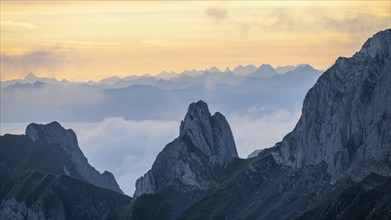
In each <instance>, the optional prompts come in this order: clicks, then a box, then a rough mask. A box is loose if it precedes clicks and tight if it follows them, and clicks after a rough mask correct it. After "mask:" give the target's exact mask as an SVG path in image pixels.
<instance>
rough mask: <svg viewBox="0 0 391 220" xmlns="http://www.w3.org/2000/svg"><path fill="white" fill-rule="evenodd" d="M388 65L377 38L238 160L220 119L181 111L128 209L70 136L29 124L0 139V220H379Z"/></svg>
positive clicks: (385, 163) (388, 209)
mask: <svg viewBox="0 0 391 220" xmlns="http://www.w3.org/2000/svg"><path fill="white" fill-rule="evenodd" d="M390 55H391V29H388V30H385V31H381V32H379V33H377V34H375V35H374V36H373V37H372V38H370V39H368V40H367V41H366V42H365V44H364V45H363V47H362V48H361V50H360V51H359V52H357V53H356V54H354V56H352V57H350V58H338V59H337V61H336V62H335V64H334V65H333V66H332V67H330V68H329V69H328V70H327V71H326V72H324V73H323V74H322V76H321V77H320V78H319V79H318V80H317V82H316V83H315V85H314V86H313V87H312V88H311V89H310V90H309V91H308V93H307V95H306V96H305V100H304V103H303V108H302V115H301V118H300V120H299V122H298V123H297V125H296V127H295V128H294V130H293V131H292V132H290V133H289V134H287V135H286V136H285V137H284V138H283V140H282V141H281V142H279V143H277V144H276V145H275V146H273V147H271V148H268V149H263V150H261V151H258V152H256V153H254V154H252V155H251V156H252V157H251V158H248V159H240V158H238V155H237V150H236V146H235V141H234V135H233V134H232V132H231V129H230V127H229V124H228V122H227V120H226V119H225V117H224V116H223V115H222V114H221V113H218V112H217V113H215V114H213V115H212V114H211V113H210V112H209V108H208V106H207V104H206V103H205V102H204V101H198V102H195V103H191V104H190V106H189V107H188V109H187V113H186V114H185V117H184V119H183V120H182V122H181V124H180V126H179V134H178V137H177V138H176V139H174V140H173V141H172V142H171V143H169V144H167V145H166V146H165V147H164V148H163V150H162V151H161V152H160V153H159V155H158V156H157V158H156V160H155V162H154V163H153V165H152V167H151V169H150V170H149V171H148V172H147V173H146V174H145V175H143V176H142V177H140V179H138V180H137V182H136V192H135V194H134V198H133V199H131V198H130V197H127V196H125V195H123V194H121V191H120V189H119V187H118V185H117V184H116V182H115V179H114V178H113V177H112V175H110V174H109V173H106V174H105V173H104V174H100V173H98V172H97V171H96V170H94V169H93V168H92V167H91V166H90V165H89V164H88V162H87V160H86V158H85V157H84V156H83V154H82V152H81V151H80V149H79V148H78V146H77V140H76V138H75V134H74V132H72V131H70V130H65V129H63V128H62V127H61V126H60V125H59V124H58V123H56V122H53V123H50V124H48V125H38V124H30V125H29V126H28V127H27V129H26V135H20V136H17V135H5V136H2V137H1V139H0V140H1V142H0V153H1V154H0V165H1V166H0V171H1V172H0V177H1V181H0V193H1V199H2V203H1V205H0V218H1V219H50V218H51V219H390V218H391V205H390V204H391V199H390V198H391V145H390V143H391V127H390V124H391V105H390V101H391V88H390V86H389V85H391V57H390ZM301 67H302V68H304V70H305V69H308V70H309V69H310V68H309V67H308V66H305V65H304V66H301ZM265 68H267V67H265ZM304 70H303V71H304ZM285 75H287V76H289V73H287V74H285ZM290 75H291V76H294V75H295V73H294V71H292V72H290ZM304 75H305V74H304ZM278 76H279V75H276V76H273V77H278ZM273 77H254V79H255V78H262V79H271V78H273ZM247 83H250V82H247ZM154 89H157V88H154ZM158 91H160V90H158ZM111 92H113V93H116V92H118V91H116V90H112V91H111ZM259 132H262V131H259Z"/></svg>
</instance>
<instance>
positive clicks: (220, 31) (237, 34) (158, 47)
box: [1, 0, 391, 81]
mask: <svg viewBox="0 0 391 220" xmlns="http://www.w3.org/2000/svg"><path fill="white" fill-rule="evenodd" d="M390 7H391V6H390V1H301V2H300V1H248V2H246V1H219V2H214V1H185V2H179V1H168V2H163V1H147V2H137V1H117V2H108V1H107V2H106V1H97V2H93V1H77V2H66V1H41V2H22V1H3V0H2V1H1V80H9V79H15V78H22V77H24V76H25V75H26V74H27V73H29V72H34V73H35V74H36V75H38V76H48V77H57V78H58V79H63V78H66V79H68V80H75V81H87V80H95V81H96V80H100V79H102V78H104V77H108V76H112V75H117V76H128V75H140V74H144V73H151V74H152V75H153V74H157V73H158V72H161V71H162V70H166V71H171V70H173V71H177V72H181V71H183V70H184V69H205V68H209V67H211V66H216V67H218V68H220V69H222V70H224V69H225V68H226V67H227V66H229V67H230V68H234V67H235V66H237V65H239V64H244V65H246V64H255V65H260V64H262V63H269V64H271V65H273V66H275V67H276V66H279V65H291V64H300V63H309V64H311V65H313V66H314V67H316V68H319V69H326V68H327V67H328V66H330V65H331V64H332V63H333V62H334V60H335V59H336V58H337V57H339V56H351V55H352V54H353V53H354V52H355V51H357V50H359V48H360V47H361V45H362V44H363V43H364V41H365V40H366V39H367V38H368V37H370V36H372V35H373V34H374V33H376V32H377V31H379V30H382V29H385V28H390V26H391V24H390V19H391V15H390V11H391V8H390Z"/></svg>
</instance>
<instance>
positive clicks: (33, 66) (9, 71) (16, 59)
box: [0, 49, 70, 78]
mask: <svg viewBox="0 0 391 220" xmlns="http://www.w3.org/2000/svg"><path fill="white" fill-rule="evenodd" d="M0 59H1V63H0V66H1V70H2V75H3V76H4V77H5V78H7V77H9V76H10V75H14V77H13V78H15V76H16V75H18V76H19V77H21V76H23V75H24V74H26V73H28V72H40V71H42V70H44V71H45V72H52V73H55V72H56V71H59V70H61V69H62V67H64V66H65V65H66V64H69V62H70V60H69V59H68V58H66V56H64V55H63V54H62V53H60V52H58V51H56V50H55V49H54V50H52V51H47V50H37V51H32V52H29V53H25V54H20V55H7V54H2V55H1V56H0Z"/></svg>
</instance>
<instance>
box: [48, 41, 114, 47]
mask: <svg viewBox="0 0 391 220" xmlns="http://www.w3.org/2000/svg"><path fill="white" fill-rule="evenodd" d="M50 42H53V43H56V44H60V45H75V46H114V45H119V43H117V42H99V41H64V40H50Z"/></svg>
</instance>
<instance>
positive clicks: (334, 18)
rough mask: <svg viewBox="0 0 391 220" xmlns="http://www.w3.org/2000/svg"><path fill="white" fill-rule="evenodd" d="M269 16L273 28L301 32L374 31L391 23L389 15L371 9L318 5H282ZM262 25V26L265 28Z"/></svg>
mask: <svg viewBox="0 0 391 220" xmlns="http://www.w3.org/2000/svg"><path fill="white" fill-rule="evenodd" d="M268 17H270V20H272V21H273V22H271V23H269V25H268V26H269V28H271V29H273V30H290V31H300V32H307V31H314V30H315V31H321V32H323V31H327V32H332V31H337V32H346V33H357V32H374V31H378V29H379V27H381V26H385V25H387V24H389V17H381V16H376V15H374V14H372V13H371V12H370V11H365V12H364V11H354V10H351V11H349V12H346V13H342V12H341V11H339V10H337V9H336V10H335V11H331V10H330V9H327V10H326V9H325V8H324V7H320V6H316V5H314V6H311V7H306V8H299V7H298V8H283V7H280V8H278V9H275V10H274V11H271V12H270V13H269V14H268ZM257 24H258V23H257ZM263 25H265V24H264V23H263V24H262V26H263ZM262 26H260V28H264V26H263V27H262Z"/></svg>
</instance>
